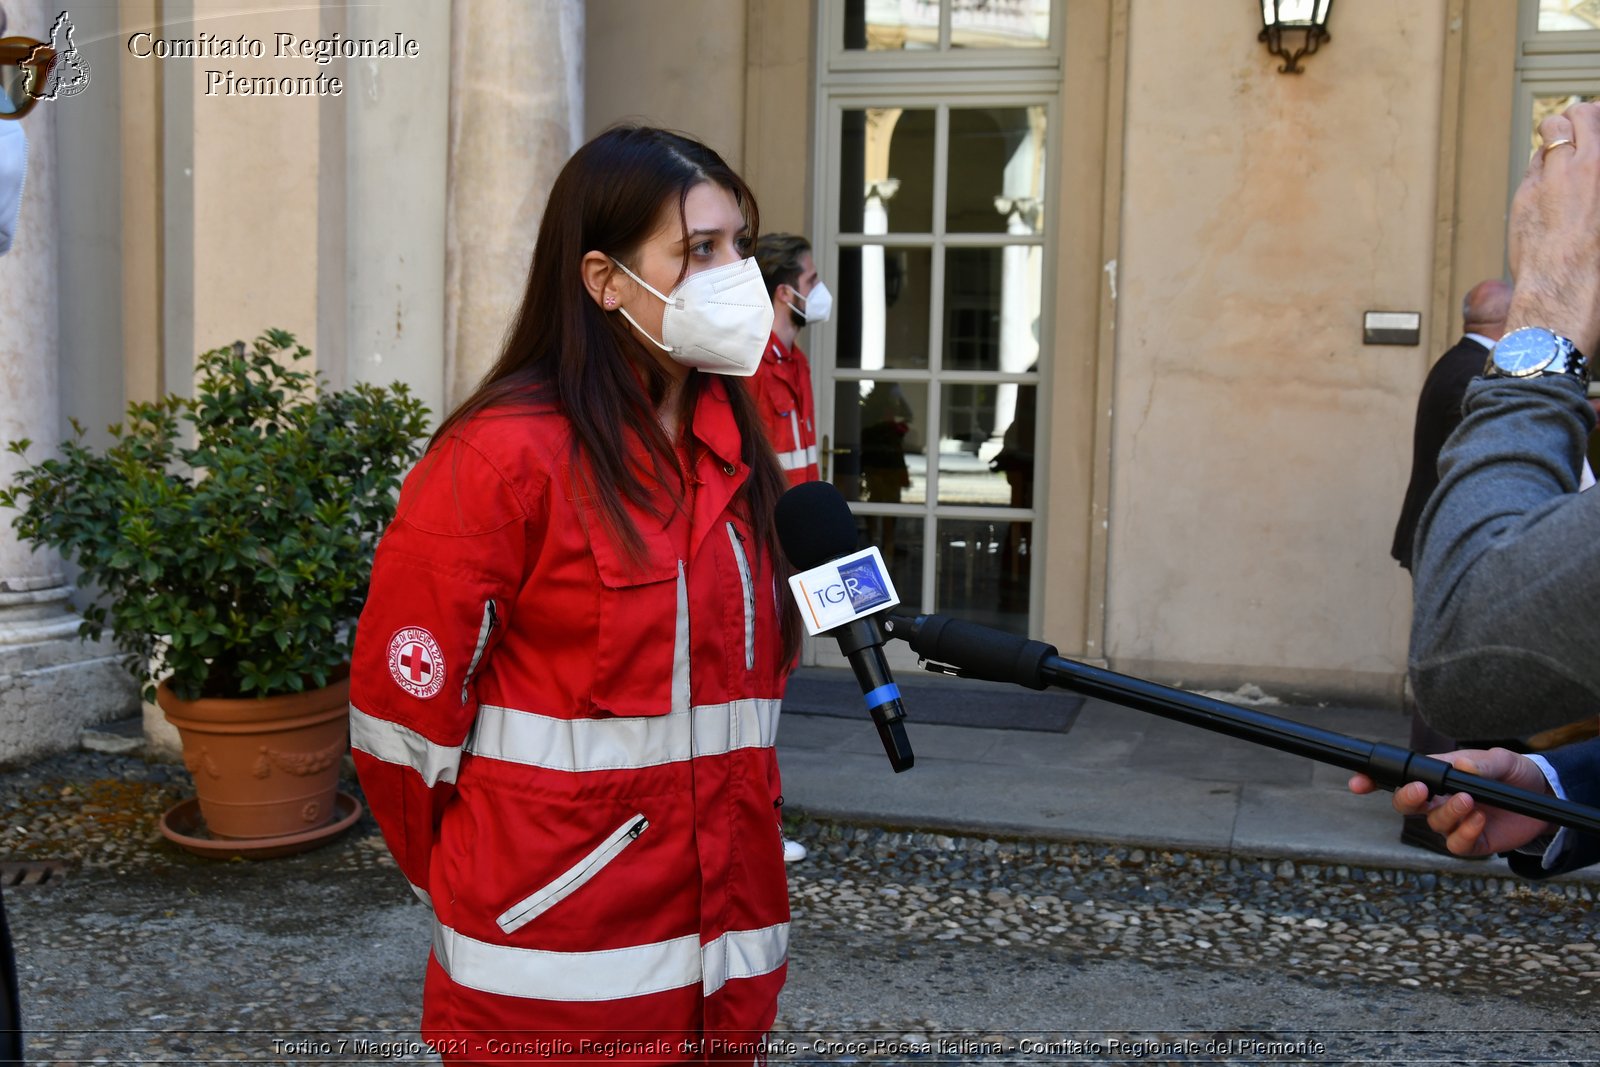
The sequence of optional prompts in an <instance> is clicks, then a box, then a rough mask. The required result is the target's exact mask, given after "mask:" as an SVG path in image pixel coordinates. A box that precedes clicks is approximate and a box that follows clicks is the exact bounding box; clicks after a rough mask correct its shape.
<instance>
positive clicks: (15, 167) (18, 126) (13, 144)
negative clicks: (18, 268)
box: [0, 119, 28, 255]
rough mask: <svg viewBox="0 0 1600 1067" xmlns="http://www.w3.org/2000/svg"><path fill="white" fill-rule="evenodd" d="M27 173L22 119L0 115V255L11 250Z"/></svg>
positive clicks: (25, 138)
mask: <svg viewBox="0 0 1600 1067" xmlns="http://www.w3.org/2000/svg"><path fill="white" fill-rule="evenodd" d="M27 176H28V138H27V137H26V136H25V135H24V134H23V132H22V123H21V122H18V121H17V120H16V119H0V255H4V254H5V253H7V252H9V251H11V239H12V238H13V237H14V236H16V233H17V215H18V213H19V212H20V211H21V210H22V187H23V184H24V179H26V178H27Z"/></svg>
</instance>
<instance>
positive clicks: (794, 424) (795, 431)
mask: <svg viewBox="0 0 1600 1067" xmlns="http://www.w3.org/2000/svg"><path fill="white" fill-rule="evenodd" d="M789 434H790V436H789V440H791V441H793V442H794V449H793V450H794V451H796V452H803V451H805V450H804V449H803V448H801V447H800V413H799V412H798V411H796V410H795V409H794V408H790V409H789Z"/></svg>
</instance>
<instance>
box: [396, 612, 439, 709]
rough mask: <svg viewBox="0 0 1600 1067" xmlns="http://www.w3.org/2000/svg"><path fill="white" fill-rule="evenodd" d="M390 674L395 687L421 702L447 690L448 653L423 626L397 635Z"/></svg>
mask: <svg viewBox="0 0 1600 1067" xmlns="http://www.w3.org/2000/svg"><path fill="white" fill-rule="evenodd" d="M389 674H390V675H391V676H393V678H394V680H395V684H396V685H398V686H399V687H400V688H401V689H404V690H405V691H406V692H408V693H410V694H411V695H412V696H414V697H417V698H419V699H421V700H427V699H428V698H429V697H433V696H437V695H438V694H439V690H441V689H443V688H444V653H443V652H442V651H440V649H439V642H437V641H435V640H434V639H433V635H432V634H430V633H429V632H428V631H427V630H424V629H423V628H422V627H420V626H407V627H405V628H404V629H401V630H397V631H395V635H394V636H393V637H391V638H390V639H389Z"/></svg>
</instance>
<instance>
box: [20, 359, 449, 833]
mask: <svg viewBox="0 0 1600 1067" xmlns="http://www.w3.org/2000/svg"><path fill="white" fill-rule="evenodd" d="M307 355H309V350H308V349H306V348H305V347H304V346H301V345H299V344H297V343H296V342H295V339H294V337H293V336H292V335H290V334H288V333H286V332H284V331H282V330H268V331H267V332H266V333H265V334H263V335H262V336H261V337H259V338H257V339H256V341H255V343H254V345H253V346H251V347H250V348H249V349H246V347H245V345H244V343H243V342H238V343H236V344H234V345H233V346H231V347H228V348H218V349H213V350H212V351H210V352H206V353H205V354H204V355H202V356H201V357H200V359H199V361H198V365H197V368H196V374H197V377H196V383H195V390H194V396H192V397H183V396H177V395H169V396H166V397H163V398H162V399H159V400H157V401H155V402H153V403H134V404H131V405H129V407H128V412H127V417H126V420H125V421H124V422H123V423H121V424H120V425H117V426H113V427H111V428H110V434H111V438H112V443H111V444H110V446H109V447H107V448H105V449H102V450H96V449H91V448H88V447H86V446H85V445H84V444H83V441H82V438H83V428H82V427H81V426H80V425H78V423H77V422H76V421H74V422H73V424H72V425H73V429H74V431H75V433H74V437H73V439H72V440H69V441H66V442H64V443H63V444H62V445H61V450H60V451H61V454H60V457H59V458H54V459H47V460H44V461H43V462H41V463H38V464H36V465H35V466H32V467H29V468H28V469H26V470H23V471H21V472H19V473H18V474H17V475H16V476H15V477H14V479H13V480H12V482H11V484H10V485H9V487H6V488H3V489H0V505H5V506H7V507H11V508H15V509H17V510H18V511H19V514H18V515H17V516H16V517H15V518H14V520H13V522H12V526H13V527H14V528H15V529H16V531H17V533H18V534H19V535H20V536H21V538H22V539H23V540H25V541H27V542H29V543H31V544H33V545H35V546H38V545H48V546H49V547H51V548H54V549H56V550H58V551H60V552H61V553H62V554H63V555H64V556H67V557H69V558H70V559H72V560H73V561H74V562H75V563H76V564H77V565H78V567H79V568H80V569H81V579H82V581H83V582H85V583H87V584H90V585H92V586H94V587H97V588H98V590H99V591H100V592H101V593H103V594H104V597H103V598H102V602H103V603H105V604H108V605H109V606H100V605H94V606H91V607H90V608H89V609H88V610H87V611H85V612H84V622H83V626H82V627H81V630H80V633H81V634H82V636H84V637H86V638H89V639H91V640H97V639H98V638H99V637H100V635H101V633H102V632H103V628H104V627H105V626H106V625H107V623H108V622H109V625H110V627H111V632H112V634H113V636H114V637H115V639H116V642H117V644H118V646H119V647H120V648H122V649H124V650H125V651H127V652H128V653H129V654H130V667H131V669H132V670H133V671H134V673H135V674H136V675H137V676H139V677H140V679H141V681H142V682H143V684H144V693H145V699H146V700H149V699H151V697H152V695H153V696H154V697H155V699H156V701H157V703H159V704H160V705H161V708H162V710H163V711H164V712H165V713H166V716H167V718H168V719H169V720H170V721H172V722H173V724H174V725H176V726H177V727H178V730H179V734H180V736H181V737H182V740H183V746H184V763H185V765H186V766H187V767H188V768H189V771H190V773H191V775H192V776H193V777H194V781H195V790H196V793H197V794H198V797H199V806H200V816H201V818H203V819H204V822H205V824H206V828H207V829H208V830H209V831H210V832H211V834H212V835H214V836H215V837H218V838H229V839H248V840H260V839H273V838H282V837H285V836H287V835H305V834H307V833H313V832H315V831H317V830H318V829H319V828H320V827H323V826H325V825H326V824H328V823H329V822H330V820H332V819H333V818H334V815H335V799H336V791H337V786H338V775H339V765H340V761H341V759H342V757H343V755H344V753H345V751H346V749H347V746H348V718H347V712H346V702H347V697H348V692H349V681H348V677H347V668H348V663H349V660H350V646H351V642H352V641H353V640H354V625H353V623H354V621H355V618H356V616H357V615H358V614H359V613H360V609H361V605H362V600H363V598H364V597H365V594H366V588H367V580H368V577H369V575H370V572H371V567H372V552H373V548H374V547H375V545H376V543H377V539H378V537H379V535H381V534H382V532H383V529H384V527H385V526H386V525H387V524H388V522H389V519H390V518H391V517H392V515H393V512H394V497H395V490H396V488H397V487H398V486H399V484H400V478H401V476H402V475H403V474H404V472H405V471H406V469H408V468H409V467H410V465H411V464H412V463H413V462H414V461H415V460H416V458H417V456H418V454H419V453H420V450H421V444H420V439H421V437H422V434H423V432H424V430H425V427H426V419H427V409H426V408H425V407H424V406H423V405H422V403H421V402H420V401H418V400H417V399H415V398H414V397H413V396H411V394H410V392H409V390H408V389H407V388H406V386H405V385H404V384H399V383H397V384H395V385H394V386H392V387H390V388H388V389H384V388H380V387H378V386H374V385H370V384H359V385H355V386H352V387H351V388H349V389H347V390H342V391H338V392H329V391H326V390H325V389H323V388H322V383H321V381H320V380H319V378H318V377H316V376H314V375H312V374H310V373H308V372H306V371H302V370H295V369H293V366H292V364H293V362H294V361H296V360H300V359H303V358H304V357H306V356H307ZM29 445H30V442H28V441H16V442H13V443H12V444H11V445H10V446H9V447H10V449H11V451H12V452H14V453H16V454H18V455H25V454H26V451H27V449H28V447H29ZM283 728H288V729H291V730H294V731H297V732H298V736H292V737H282V736H278V735H277V734H276V731H278V730H280V729H283ZM175 810H176V809H175ZM163 828H164V829H166V828H167V827H166V826H165V825H164V826H163ZM169 836H173V835H172V834H170V833H169Z"/></svg>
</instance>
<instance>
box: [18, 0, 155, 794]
mask: <svg viewBox="0 0 1600 1067" xmlns="http://www.w3.org/2000/svg"><path fill="white" fill-rule="evenodd" d="M6 8H7V14H8V15H9V16H10V28H9V29H8V31H7V32H9V33H13V34H18V33H21V34H29V35H42V34H44V33H47V32H48V31H49V28H50V23H51V21H52V20H53V19H54V17H55V14H56V9H55V8H52V7H47V6H46V3H45V0H20V2H19V0H9V2H8V3H7V5H6ZM71 104H72V102H71V101H70V100H65V101H57V102H54V103H44V104H41V105H39V106H37V107H35V108H34V110H33V112H32V113H31V114H30V115H29V116H28V117H27V118H25V119H22V120H20V121H21V122H22V123H23V129H24V131H25V132H26V133H27V135H28V178H27V185H26V188H25V191H24V195H23V200H22V213H21V215H20V218H19V221H18V228H17V235H16V240H15V242H14V243H13V244H12V247H11V252H10V254H8V255H6V256H0V382H3V383H4V386H3V388H0V442H10V441H15V440H17V439H19V438H28V439H30V440H32V441H33V447H32V448H31V449H29V451H28V455H27V457H26V458H25V459H21V460H19V459H18V458H17V457H15V456H13V455H11V454H10V453H8V452H0V480H4V481H6V482H9V481H10V480H11V478H12V477H13V476H14V475H15V474H16V472H17V471H18V470H20V469H21V468H22V467H24V466H28V465H30V463H32V462H38V461H39V460H41V459H44V458H45V457H46V456H48V455H50V454H51V452H52V451H53V449H54V448H55V446H56V444H57V443H58V442H59V441H60V440H61V428H62V425H63V420H62V418H61V412H60V402H61V401H60V374H59V362H60V358H61V352H60V343H59V339H60V327H59V319H58V316H59V313H60V302H59V299H58V283H57V276H56V273H57V267H58V255H57V248H58V242H59V240H60V236H59V235H60V226H59V220H58V218H57V201H56V190H57V186H58V182H57V177H58V175H57V170H56V159H57V153H56V129H55V108H56V107H58V106H67V107H70V106H71ZM14 517H15V513H14V512H12V511H10V510H3V511H0V764H9V763H17V762H22V761H26V760H29V759H33V758H36V757H38V756H41V755H45V754H48V753H51V752H58V751H62V750H65V749H69V748H73V747H76V745H77V744H78V735H79V733H80V732H81V731H82V729H83V727H84V726H87V725H90V724H92V723H97V722H105V721H107V720H109V719H113V718H117V717H120V716H121V715H125V714H132V713H133V711H134V710H135V709H136V708H137V706H138V703H137V696H136V694H135V687H134V683H133V678H132V676H131V675H130V674H128V672H127V671H126V670H124V669H123V668H122V666H121V664H120V661H119V660H117V659H116V657H115V656H114V649H112V648H110V647H109V645H108V644H104V643H102V644H99V645H88V644H85V643H83V642H81V641H79V640H78V623H79V621H80V620H79V618H78V616H77V615H75V614H73V612H72V608H71V604H70V598H71V596H72V592H73V589H72V586H71V585H70V584H68V582H67V579H66V574H65V571H64V568H63V565H62V561H61V559H60V557H59V556H57V555H56V554H55V553H54V552H51V551H48V550H40V551H37V552H35V551H32V549H31V547H30V546H29V545H27V544H24V543H22V542H20V541H19V540H18V539H17V536H16V533H15V531H13V530H12V528H11V520H12V519H13V518H14Z"/></svg>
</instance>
